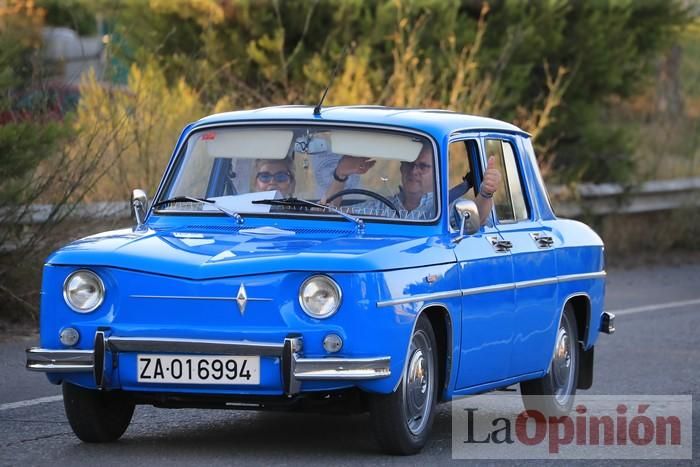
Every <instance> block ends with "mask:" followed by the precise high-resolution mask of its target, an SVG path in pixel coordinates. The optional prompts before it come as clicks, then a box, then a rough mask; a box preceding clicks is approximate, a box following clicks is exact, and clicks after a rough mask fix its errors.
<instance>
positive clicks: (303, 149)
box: [156, 126, 437, 221]
mask: <svg viewBox="0 0 700 467" xmlns="http://www.w3.org/2000/svg"><path fill="white" fill-rule="evenodd" d="M175 167H176V168H175V170H174V172H173V174H172V175H171V176H170V177H169V179H168V182H167V184H166V187H165V190H164V191H163V194H162V196H161V197H160V198H159V200H156V201H159V202H160V204H159V205H158V207H157V210H158V212H160V213H168V212H174V211H177V212H182V211H188V212H191V211H211V212H212V213H216V212H217V210H216V208H215V207H214V206H212V205H211V204H206V203H197V202H188V201H187V200H183V199H182V198H183V197H190V198H201V199H207V200H212V201H214V202H215V203H216V204H217V205H218V206H221V207H224V208H226V209H229V210H231V211H233V212H236V213H240V214H241V215H243V216H244V217H245V216H246V214H273V215H288V214H293V215H300V214H301V215H312V216H313V215H324V216H328V215H338V214H337V213H333V212H332V211H331V210H328V209H317V208H314V207H310V205H308V204H307V205H304V204H302V203H266V202H260V201H266V200H274V199H287V198H297V199H301V200H308V201H313V202H315V203H320V204H326V205H329V206H332V207H334V208H337V209H339V210H340V211H342V212H344V213H347V214H350V215H352V216H358V217H367V218H377V217H379V218H387V219H396V220H414V221H429V220H433V219H435V217H436V215H437V196H436V192H435V186H436V183H435V180H436V177H435V167H436V161H435V155H434V150H433V145H432V144H431V143H430V141H429V140H428V139H427V138H424V137H421V136H418V135H414V134H408V133H399V132H389V131H381V130H368V129H352V128H347V127H346V128H329V127H319V126H289V127H282V126H267V127H265V126H257V127H253V126H246V127H228V128H214V129H206V130H201V131H198V132H195V133H193V134H192V135H191V136H190V137H189V139H188V141H187V144H186V145H185V147H184V148H183V151H182V152H181V153H180V155H179V160H178V162H177V164H176V166H175ZM167 200H172V201H171V202H164V201H167Z"/></svg>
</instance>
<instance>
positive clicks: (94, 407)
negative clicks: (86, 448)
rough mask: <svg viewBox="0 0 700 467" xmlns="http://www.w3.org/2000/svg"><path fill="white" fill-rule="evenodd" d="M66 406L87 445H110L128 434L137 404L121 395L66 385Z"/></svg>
mask: <svg viewBox="0 0 700 467" xmlns="http://www.w3.org/2000/svg"><path fill="white" fill-rule="evenodd" d="M63 404H64V406H65V408H66V416H67V417H68V423H70V426H71V428H72V429H73V432H74V433H75V435H76V436H77V437H78V438H80V440H82V441H85V442H86V443H107V442H110V441H115V440H117V439H119V437H121V435H123V434H124V432H125V431H126V429H127V427H128V426H129V423H130V422H131V417H132V415H133V414H134V406H135V404H134V402H133V401H132V400H131V399H130V398H128V397H127V396H125V395H124V394H123V393H121V392H120V391H97V390H94V389H85V388H81V387H79V386H75V385H73V384H70V383H66V382H64V383H63Z"/></svg>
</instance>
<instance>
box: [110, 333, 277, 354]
mask: <svg viewBox="0 0 700 467" xmlns="http://www.w3.org/2000/svg"><path fill="white" fill-rule="evenodd" d="M106 344H107V347H108V348H109V349H110V350H112V351H115V352H166V353H193V354H218V355H264V356H276V357H279V356H280V355H282V348H283V347H284V344H282V343H276V342H248V341H217V340H200V339H180V338H177V339H170V338H155V337H116V336H110V337H108V338H106Z"/></svg>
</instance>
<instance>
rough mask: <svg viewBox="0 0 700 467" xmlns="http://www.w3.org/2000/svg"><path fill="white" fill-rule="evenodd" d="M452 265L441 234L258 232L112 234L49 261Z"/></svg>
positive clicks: (290, 267) (240, 267)
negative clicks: (418, 236) (411, 235)
mask: <svg viewBox="0 0 700 467" xmlns="http://www.w3.org/2000/svg"><path fill="white" fill-rule="evenodd" d="M454 260H455V259H454V255H453V253H452V252H451V250H450V249H449V245H446V244H444V242H443V241H442V240H441V239H440V237H420V238H415V237H400V236H396V237H384V236H381V237H380V236H372V235H357V234H355V233H349V232H348V233H344V234H341V235H339V234H338V233H337V232H327V233H324V232H322V231H316V232H314V231H294V230H280V229H276V228H265V227H263V228H256V229H246V230H245V231H244V230H240V231H238V232H233V233H219V232H208V233H202V232H188V231H173V230H169V231H154V230H147V231H143V232H138V231H134V230H132V229H124V230H116V231H111V232H105V233H102V234H98V235H93V236H90V237H86V238H83V239H81V240H77V241H75V242H73V243H71V244H69V245H66V246H65V247H63V248H61V249H60V250H57V251H56V252H54V253H53V254H52V255H51V256H50V257H49V258H48V260H47V263H48V264H51V265H73V266H105V267H116V268H123V269H131V270H137V271H143V272H150V273H155V274H162V275H168V276H175V277H184V278H191V279H210V278H219V277H230V276H239V275H248V274H264V273H270V272H280V271H316V272H323V271H327V272H363V271H379V270H390V269H402V268H410V267H417V266H427V265H431V264H444V263H449V262H454Z"/></svg>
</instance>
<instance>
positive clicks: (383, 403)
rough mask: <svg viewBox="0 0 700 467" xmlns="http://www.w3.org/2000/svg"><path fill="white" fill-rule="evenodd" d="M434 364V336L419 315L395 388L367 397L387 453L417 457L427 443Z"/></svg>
mask: <svg viewBox="0 0 700 467" xmlns="http://www.w3.org/2000/svg"><path fill="white" fill-rule="evenodd" d="M437 363H438V362H437V349H436V344H435V333H434V332H433V328H432V326H431V325H430V321H429V320H428V318H427V317H426V316H425V315H421V316H420V317H419V318H418V322H417V323H416V328H415V330H414V332H413V336H412V337H411V348H410V351H409V353H408V361H407V363H406V371H405V373H404V374H403V375H402V377H401V382H400V383H399V386H398V388H397V389H396V391H394V392H393V393H391V394H372V395H371V397H370V417H371V421H372V428H373V430H374V435H375V437H376V439H377V442H378V443H379V445H380V447H381V448H382V450H383V451H385V452H386V453H388V454H395V455H404V456H405V455H410V454H416V453H417V452H419V451H420V450H421V449H422V448H423V446H424V445H425V443H426V441H427V440H428V436H429V435H430V429H431V427H432V424H433V416H434V412H435V404H436V401H437V390H438V387H437V386H438V379H437V374H438V364H437Z"/></svg>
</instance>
